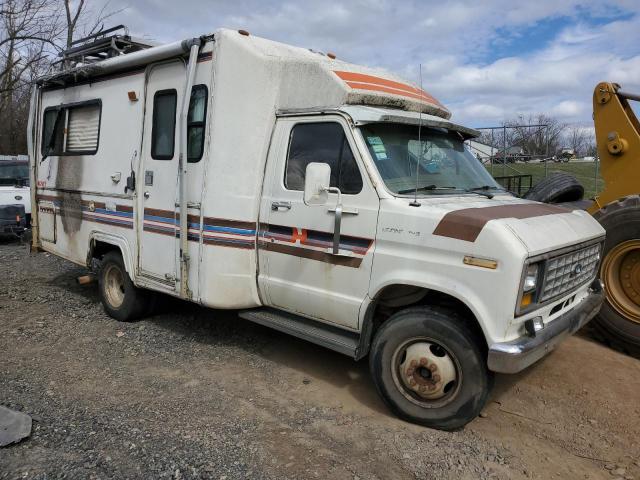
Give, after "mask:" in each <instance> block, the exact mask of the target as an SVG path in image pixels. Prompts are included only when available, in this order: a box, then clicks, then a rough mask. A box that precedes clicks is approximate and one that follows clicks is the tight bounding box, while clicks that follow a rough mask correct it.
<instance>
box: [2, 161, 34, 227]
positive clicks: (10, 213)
mask: <svg viewBox="0 0 640 480" xmlns="http://www.w3.org/2000/svg"><path fill="white" fill-rule="evenodd" d="M30 225H31V192H30V191H29V160H28V157H26V156H22V157H20V156H17V157H6V156H5V157H0V234H5V233H11V234H16V235H22V234H23V233H24V232H25V231H26V230H27V229H28V228H29V226H30Z"/></svg>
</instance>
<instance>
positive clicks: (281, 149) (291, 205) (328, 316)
mask: <svg viewBox="0 0 640 480" xmlns="http://www.w3.org/2000/svg"><path fill="white" fill-rule="evenodd" d="M274 141H275V145H276V148H273V149H272V150H271V152H270V156H269V159H268V167H267V172H266V175H267V177H266V178H265V188H264V194H263V199H262V204H261V209H260V210H261V213H260V224H261V225H260V238H259V249H260V250H259V257H260V260H259V261H260V275H259V282H260V285H261V290H262V292H263V294H265V295H264V296H265V297H266V301H267V302H268V304H269V305H271V306H274V307H277V308H279V309H282V310H288V311H290V312H294V313H297V314H301V315H304V316H306V317H309V318H313V319H316V320H320V321H324V322H329V323H334V324H338V325H342V326H345V327H348V328H353V329H355V328H357V327H358V317H359V310H360V306H361V305H362V302H363V300H364V299H365V297H366V295H367V292H368V288H369V276H370V273H371V266H372V262H373V250H374V248H373V247H374V237H375V232H376V225H377V218H378V208H379V199H378V195H377V193H376V192H375V190H374V189H373V186H372V185H371V184H370V182H369V178H368V177H367V175H366V174H365V170H364V168H363V167H362V163H361V160H360V158H358V156H357V149H356V148H355V145H354V142H353V139H352V137H351V132H350V130H349V127H348V125H347V124H346V122H345V121H344V119H343V118H342V117H340V116H323V117H322V120H319V119H318V117H310V118H298V119H294V118H285V119H280V120H278V123H277V125H276V132H275V136H274ZM354 153H355V155H354ZM310 162H321V163H327V164H329V165H330V167H331V172H332V173H331V186H334V187H338V188H340V190H341V191H342V193H343V194H342V203H343V216H342V225H341V235H340V254H338V255H335V254H333V253H332V245H333V231H334V221H335V213H334V212H335V207H336V204H337V200H338V197H337V194H334V193H330V194H329V200H328V202H327V204H326V205H321V206H320V205H313V206H312V205H306V204H305V203H304V199H303V194H304V192H303V190H304V181H305V171H306V166H307V164H309V163H310Z"/></svg>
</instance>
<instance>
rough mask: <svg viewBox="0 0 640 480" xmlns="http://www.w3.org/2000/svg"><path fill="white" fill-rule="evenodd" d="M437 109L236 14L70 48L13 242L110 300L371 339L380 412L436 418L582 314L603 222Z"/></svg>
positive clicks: (40, 92) (341, 339)
mask: <svg viewBox="0 0 640 480" xmlns="http://www.w3.org/2000/svg"><path fill="white" fill-rule="evenodd" d="M449 117H450V113H449V111H448V110H447V109H446V108H445V107H443V106H442V105H441V104H440V103H439V102H438V101H437V100H435V99H434V98H433V97H431V96H430V95H429V94H427V93H426V92H424V91H423V90H422V89H420V88H417V87H415V86H412V85H410V84H408V83H407V82H406V81H403V80H401V79H399V78H397V77H395V76H393V75H391V74H389V73H388V72H383V71H379V70H373V69H368V68H365V67H361V66H357V65H353V64H349V63H345V62H341V61H338V60H335V59H334V58H332V57H330V56H325V55H323V54H320V53H317V52H313V51H309V50H305V49H301V48H294V47H290V46H287V45H283V44H279V43H276V42H271V41H268V40H264V39H260V38H257V37H254V36H249V35H246V34H245V32H241V33H239V32H236V31H230V30H221V31H218V32H216V33H215V34H214V35H212V36H207V37H202V38H200V39H195V40H193V41H186V42H177V43H175V44H170V45H167V46H162V47H154V48H150V49H147V50H143V51H139V52H136V53H131V54H127V55H121V56H118V57H115V58H110V59H108V60H104V61H102V62H99V63H97V64H93V65H90V66H89V67H86V66H78V67H76V68H74V69H72V70H69V71H65V72H62V73H59V74H56V75H51V76H49V77H46V78H43V79H42V80H41V81H40V82H39V85H38V88H37V89H36V90H35V91H34V95H33V98H32V105H31V118H30V149H31V151H30V157H31V160H32V175H33V179H32V182H33V183H32V184H33V186H34V187H35V188H33V189H32V190H33V205H35V206H36V208H35V209H34V210H35V213H34V240H33V241H34V245H35V246H36V247H38V248H41V249H43V250H46V251H49V252H52V253H54V254H56V255H59V256H62V257H64V258H66V259H68V260H70V261H72V262H76V263H79V264H90V263H91V262H92V260H93V259H94V258H97V259H102V260H103V268H102V272H101V274H100V278H101V284H100V285H101V293H102V296H103V303H105V307H106V308H107V311H108V312H109V313H111V314H112V315H114V316H116V317H117V318H121V319H126V318H130V317H132V316H135V315H139V314H141V313H142V312H144V308H143V306H144V305H143V304H144V301H143V300H144V290H153V291H156V292H162V293H166V294H170V295H174V296H178V297H181V298H184V299H187V300H191V301H194V302H197V303H199V304H202V305H204V306H207V307H214V308H221V309H238V310H240V316H242V317H244V318H248V319H250V320H253V321H256V322H259V323H262V324H265V325H269V326H271V327H273V328H276V329H279V330H282V331H286V332H288V333H291V334H293V335H296V336H299V337H302V338H305V339H308V340H310V341H313V342H316V343H319V344H321V345H324V346H327V347H329V348H333V349H334V350H337V351H340V352H342V353H345V354H348V355H351V356H353V357H354V358H356V359H359V358H363V357H364V356H366V355H367V354H368V353H369V352H371V353H370V364H371V369H372V374H373V377H374V381H375V383H376V386H377V388H378V390H379V392H380V393H381V395H382V397H383V398H384V399H385V401H386V402H387V404H388V405H389V406H390V407H391V408H392V409H393V410H394V411H395V412H396V413H397V414H399V415H400V416H402V417H403V418H406V419H409V420H411V421H415V422H419V423H423V424H426V425H431V426H435V427H438V428H446V429H450V428H457V427H459V426H461V425H464V424H465V423H466V422H468V421H469V420H470V419H472V418H474V416H475V415H477V413H478V412H479V410H480V408H482V405H483V403H484V401H485V400H486V398H487V394H488V391H489V385H490V381H489V378H490V375H491V371H498V372H515V371H519V370H521V369H523V368H525V367H527V366H528V365H530V364H532V363H533V362H535V361H536V360H538V359H539V358H541V357H542V356H543V355H544V354H545V353H547V352H548V351H549V350H550V349H551V348H552V347H553V346H554V345H555V344H556V343H557V342H558V341H559V340H561V339H562V338H563V337H564V336H566V335H567V334H570V333H572V332H574V331H575V330H576V329H577V328H579V327H580V326H581V325H583V324H584V323H585V322H587V321H588V320H589V319H590V318H591V317H592V316H593V315H594V314H595V312H596V311H597V309H598V307H599V305H600V303H601V300H602V294H601V291H600V288H599V282H598V281H597V280H595V277H596V272H597V266H598V261H599V251H600V248H601V244H602V241H603V231H602V229H601V228H600V226H599V225H598V224H597V222H595V221H594V220H593V219H592V218H591V217H590V216H588V215H587V214H586V213H584V212H581V211H570V210H565V209H561V208H558V207H555V206H544V205H540V204H536V203H533V202H528V201H525V200H520V199H516V198H514V197H512V196H510V195H509V194H507V193H506V192H504V191H501V190H500V189H499V187H498V186H497V185H496V184H495V182H494V181H493V180H492V179H491V177H490V176H489V175H488V174H487V172H486V171H485V170H484V169H483V168H482V167H481V166H480V165H479V163H478V162H477V161H476V160H475V158H474V157H473V156H472V155H470V154H469V153H468V152H465V150H464V147H463V140H464V139H466V138H469V137H472V136H473V135H474V134H475V132H474V131H473V130H471V129H468V128H465V127H462V126H459V125H456V124H454V123H452V122H450V121H449ZM427 157H428V158H427ZM455 182H458V183H455ZM414 186H415V188H413V187H414ZM134 314H135V315H134ZM212 321H213V318H212Z"/></svg>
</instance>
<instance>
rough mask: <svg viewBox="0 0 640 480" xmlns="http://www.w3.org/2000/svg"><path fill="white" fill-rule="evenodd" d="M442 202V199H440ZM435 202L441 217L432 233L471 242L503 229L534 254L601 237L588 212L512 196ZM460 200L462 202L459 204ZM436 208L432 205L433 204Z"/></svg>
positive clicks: (599, 228)
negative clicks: (441, 212) (441, 213)
mask: <svg viewBox="0 0 640 480" xmlns="http://www.w3.org/2000/svg"><path fill="white" fill-rule="evenodd" d="M442 200H444V199H442ZM451 200H452V201H438V202H437V208H439V209H442V211H443V215H442V217H441V219H440V220H439V221H438V222H437V224H436V226H435V228H434V230H433V234H434V235H438V236H443V237H448V238H452V239H457V240H462V241H465V242H470V243H474V242H476V241H478V239H479V238H480V237H481V236H488V235H492V234H493V235H495V234H496V233H498V231H500V230H502V231H504V230H505V229H506V230H508V231H510V232H511V233H513V235H515V237H516V238H517V239H518V240H519V241H520V242H521V243H522V245H523V246H524V247H525V248H526V249H527V250H528V252H529V255H536V254H539V253H543V252H546V251H549V250H554V249H558V248H562V247H565V246H568V245H572V244H575V243H578V242H582V241H587V240H591V239H593V238H597V237H600V236H602V235H604V229H603V228H602V227H601V226H600V224H599V223H598V222H597V221H595V220H594V219H593V218H592V217H591V216H590V215H589V214H588V213H587V212H585V211H583V210H571V209H567V208H564V207H562V206H558V205H550V204H544V203H538V202H531V201H527V200H522V199H515V198H513V197H501V198H494V199H481V200H479V201H478V200H471V199H464V200H462V199H461V198H460V197H458V198H457V199H455V200H453V199H451ZM461 200H462V201H461ZM434 206H435V205H434Z"/></svg>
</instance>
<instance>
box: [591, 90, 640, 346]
mask: <svg viewBox="0 0 640 480" xmlns="http://www.w3.org/2000/svg"><path fill="white" fill-rule="evenodd" d="M629 100H635V101H640V95H637V94H632V93H628V92H625V91H623V90H622V89H621V88H620V85H618V84H616V83H607V82H602V83H599V84H598V86H596V88H595V91H594V92H593V121H594V124H595V130H596V144H597V146H598V157H599V159H600V168H601V175H602V178H603V179H604V182H605V185H604V189H603V190H602V191H601V192H600V193H599V194H598V195H597V196H596V197H595V198H594V199H593V203H592V204H591V205H590V206H589V207H588V211H589V212H590V213H591V214H592V215H593V216H594V217H595V218H596V219H597V220H598V221H599V222H600V224H601V225H602V226H603V227H604V228H605V230H606V231H607V240H606V242H605V246H604V251H603V260H602V267H601V270H600V274H601V278H602V280H603V283H604V285H605V292H606V302H605V304H604V305H603V307H602V310H600V314H599V315H598V316H597V317H596V318H595V321H594V324H595V327H596V328H597V330H598V331H599V332H600V333H601V334H602V335H603V336H604V337H605V339H606V340H608V341H609V342H610V343H612V344H613V346H617V347H619V348H622V349H624V350H626V351H628V352H629V353H634V354H638V353H640V122H638V118H637V117H636V115H635V113H634V112H633V110H632V108H631V106H630V105H629Z"/></svg>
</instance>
